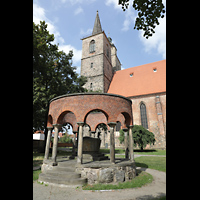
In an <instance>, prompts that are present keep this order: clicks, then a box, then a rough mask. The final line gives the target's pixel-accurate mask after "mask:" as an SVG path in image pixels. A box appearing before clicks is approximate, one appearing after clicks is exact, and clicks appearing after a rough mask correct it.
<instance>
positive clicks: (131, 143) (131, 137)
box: [128, 125, 134, 161]
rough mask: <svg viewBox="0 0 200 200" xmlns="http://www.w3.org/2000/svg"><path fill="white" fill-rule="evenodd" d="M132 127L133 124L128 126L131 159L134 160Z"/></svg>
mask: <svg viewBox="0 0 200 200" xmlns="http://www.w3.org/2000/svg"><path fill="white" fill-rule="evenodd" d="M132 128H133V125H130V126H128V132H129V151H130V160H131V161H134V153H133V134H132Z"/></svg>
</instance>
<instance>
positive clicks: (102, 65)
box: [81, 11, 121, 93]
mask: <svg viewBox="0 0 200 200" xmlns="http://www.w3.org/2000/svg"><path fill="white" fill-rule="evenodd" d="M116 52H117V51H116V47H115V46H114V44H112V39H111V38H107V36H106V34H105V32H104V31H103V30H102V28H101V22H100V19H99V14H98V11H97V14H96V19H95V22H94V27H93V31H92V35H90V36H88V37H85V38H82V59H81V75H82V76H85V77H87V83H86V84H85V85H84V87H85V88H86V89H88V91H101V92H105V93H106V92H107V91H108V88H109V85H110V82H111V80H112V77H113V73H114V71H115V70H121V63H120V61H119V59H118V58H117V54H116ZM116 58H117V59H116ZM114 60H115V61H114ZM116 60H117V61H116ZM113 63H115V64H116V66H113Z"/></svg>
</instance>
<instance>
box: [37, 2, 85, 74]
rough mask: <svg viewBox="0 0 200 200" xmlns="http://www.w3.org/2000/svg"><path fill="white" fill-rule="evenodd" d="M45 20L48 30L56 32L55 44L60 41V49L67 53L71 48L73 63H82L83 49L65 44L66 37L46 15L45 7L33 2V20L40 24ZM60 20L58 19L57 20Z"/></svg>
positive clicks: (78, 71) (51, 32)
mask: <svg viewBox="0 0 200 200" xmlns="http://www.w3.org/2000/svg"><path fill="white" fill-rule="evenodd" d="M43 20H44V21H45V22H46V24H48V26H47V30H48V31H49V33H50V34H54V37H55V39H54V41H53V43H54V44H57V43H59V46H58V48H59V50H60V51H61V50H63V51H64V52H65V53H66V54H68V53H69V51H70V50H73V54H74V56H73V58H72V60H73V64H74V65H80V61H81V56H82V50H78V49H76V48H75V47H73V46H72V45H70V44H67V45H66V44H64V43H65V41H64V38H63V37H62V36H61V35H60V32H59V31H58V30H57V27H56V26H55V25H54V23H53V22H52V21H51V20H49V19H48V18H47V17H46V15H45V9H44V8H42V7H40V6H39V5H38V4H35V3H34V4H33V21H34V22H35V23H36V24H40V21H43ZM56 21H58V20H56ZM76 71H77V73H80V67H78V68H77V70H76Z"/></svg>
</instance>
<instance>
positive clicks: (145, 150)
mask: <svg viewBox="0 0 200 200" xmlns="http://www.w3.org/2000/svg"><path fill="white" fill-rule="evenodd" d="M156 151H157V150H155V149H144V150H143V151H142V150H141V149H134V152H143V153H144V152H156Z"/></svg>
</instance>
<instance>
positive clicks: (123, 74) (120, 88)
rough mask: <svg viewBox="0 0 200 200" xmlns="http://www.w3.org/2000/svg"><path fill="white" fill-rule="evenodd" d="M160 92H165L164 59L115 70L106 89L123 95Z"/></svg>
mask: <svg viewBox="0 0 200 200" xmlns="http://www.w3.org/2000/svg"><path fill="white" fill-rule="evenodd" d="M154 71H155V72H154ZM160 92H166V60H161V61H157V62H153V63H149V64H145V65H140V66H137V67H132V68H128V69H124V70H120V71H116V72H115V74H114V76H113V79H112V82H111V84H110V87H109V89H108V93H113V94H119V95H123V96H125V97H131V96H138V95H145V94H152V93H160Z"/></svg>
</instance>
